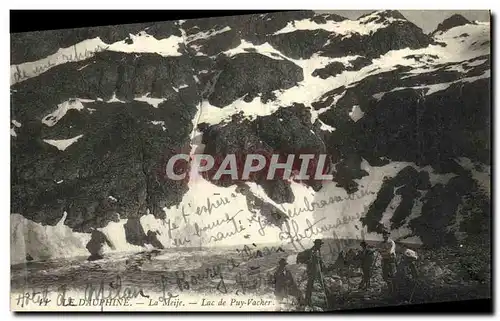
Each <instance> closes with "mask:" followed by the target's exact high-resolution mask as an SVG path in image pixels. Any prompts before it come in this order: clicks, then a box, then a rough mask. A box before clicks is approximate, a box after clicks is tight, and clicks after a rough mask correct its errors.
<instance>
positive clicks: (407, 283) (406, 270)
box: [396, 248, 418, 300]
mask: <svg viewBox="0 0 500 321" xmlns="http://www.w3.org/2000/svg"><path fill="white" fill-rule="evenodd" d="M417 260H418V255H417V253H416V252H415V251H413V250H411V249H408V248H407V249H405V250H404V251H403V255H402V258H401V262H399V265H398V273H397V278H396V279H397V280H398V291H399V293H398V296H400V297H402V298H404V300H411V297H412V296H413V292H414V291H415V287H416V286H417V281H418V270H417V265H416V262H417ZM408 296H409V297H408Z"/></svg>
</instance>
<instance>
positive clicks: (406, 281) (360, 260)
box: [274, 229, 418, 306]
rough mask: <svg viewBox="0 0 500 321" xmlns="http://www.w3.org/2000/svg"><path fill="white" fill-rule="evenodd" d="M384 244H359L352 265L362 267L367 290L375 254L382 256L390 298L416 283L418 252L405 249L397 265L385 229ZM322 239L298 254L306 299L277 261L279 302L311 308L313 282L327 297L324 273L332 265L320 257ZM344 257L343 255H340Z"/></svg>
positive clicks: (392, 244)
mask: <svg viewBox="0 0 500 321" xmlns="http://www.w3.org/2000/svg"><path fill="white" fill-rule="evenodd" d="M382 236H383V241H382V242H380V243H379V244H378V246H376V247H372V246H370V245H368V244H367V243H366V242H365V241H362V242H361V244H360V246H361V250H360V251H359V252H358V253H357V254H356V255H355V257H354V260H352V262H356V263H355V264H353V265H354V267H355V268H361V271H362V278H361V283H360V284H359V288H360V289H361V290H365V291H366V290H368V289H369V288H370V286H371V285H370V281H371V279H372V276H373V270H374V267H375V262H376V258H377V255H380V257H381V265H382V276H383V279H384V281H385V282H386V284H387V289H388V291H389V293H390V294H391V295H396V294H399V293H400V292H399V291H398V289H399V290H401V289H409V288H411V287H413V290H414V287H415V281H416V280H417V278H418V272H417V267H416V261H417V259H418V256H417V253H416V252H415V251H413V250H411V249H405V250H404V251H403V252H402V253H403V254H402V257H401V259H400V260H399V264H398V263H397V260H396V243H395V242H394V240H392V239H391V238H390V231H389V230H388V229H384V230H383V232H382ZM323 244H324V242H323V240H321V239H316V240H315V241H314V245H313V247H312V248H310V249H307V250H305V251H303V252H300V253H299V254H298V255H297V263H298V264H305V265H306V274H307V285H306V293H305V297H303V296H302V293H301V291H300V290H299V287H298V286H297V283H296V282H295V280H294V278H293V275H292V273H291V272H290V271H289V270H288V269H287V267H286V265H287V261H286V260H285V259H280V260H279V262H278V267H277V269H276V271H275V274H274V280H275V295H276V297H277V299H278V300H279V301H281V300H282V299H283V298H285V297H287V296H289V295H290V296H293V297H295V298H297V300H298V301H299V303H300V304H303V305H308V306H311V295H312V292H313V287H314V284H315V283H316V282H319V285H320V286H321V288H322V289H323V291H324V294H325V295H326V296H327V297H329V296H330V295H331V290H330V289H328V288H327V287H326V286H325V281H324V278H323V274H324V273H327V272H330V271H332V270H334V269H335V266H334V265H331V266H329V267H327V266H326V265H325V264H324V262H323V259H322V256H321V246H322V245H323ZM340 255H343V254H340Z"/></svg>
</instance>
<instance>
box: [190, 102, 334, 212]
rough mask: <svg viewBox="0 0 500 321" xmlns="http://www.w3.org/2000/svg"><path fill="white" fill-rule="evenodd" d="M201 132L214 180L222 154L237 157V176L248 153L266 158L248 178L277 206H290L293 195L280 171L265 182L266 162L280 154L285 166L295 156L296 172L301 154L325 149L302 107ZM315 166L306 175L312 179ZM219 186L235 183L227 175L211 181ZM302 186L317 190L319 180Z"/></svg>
mask: <svg viewBox="0 0 500 321" xmlns="http://www.w3.org/2000/svg"><path fill="white" fill-rule="evenodd" d="M199 128H200V130H202V131H203V133H204V135H203V144H206V146H205V150H204V153H207V154H210V155H212V156H213V157H214V158H215V160H216V163H215V166H214V168H212V169H211V170H209V171H208V172H207V173H208V174H207V176H208V178H209V179H210V177H213V175H215V173H216V172H217V170H218V169H219V167H220V165H221V161H222V159H223V158H224V157H225V155H228V154H232V153H235V154H237V155H238V158H237V159H238V160H239V161H238V165H239V167H238V170H239V171H238V173H239V174H238V175H239V176H238V177H240V176H241V174H242V172H243V165H244V161H245V159H246V155H247V154H260V155H263V156H264V157H266V159H267V165H266V167H264V169H263V170H261V171H259V172H257V173H256V175H253V176H252V175H251V176H250V180H251V181H254V182H257V183H258V184H260V185H262V187H263V188H264V191H265V192H266V194H267V195H268V196H269V197H270V198H271V199H272V200H273V201H275V202H277V203H285V202H286V203H292V202H293V201H294V200H295V196H294V194H293V193H292V191H291V189H290V186H289V185H290V184H289V183H288V182H286V181H283V180H282V179H281V177H283V174H284V173H283V171H280V170H277V171H276V175H275V177H274V179H272V180H267V175H268V170H269V161H270V158H271V155H272V154H279V155H280V156H282V158H281V159H280V160H279V162H281V163H284V162H286V159H287V157H288V155H295V162H294V166H293V168H294V169H296V170H299V169H300V167H301V164H302V162H301V160H300V159H299V158H298V157H299V155H300V154H314V155H319V154H324V153H325V152H326V146H325V143H324V141H323V138H322V137H323V136H322V134H321V131H320V130H319V129H318V127H317V125H316V124H314V125H313V124H311V114H310V112H309V111H308V110H307V109H305V108H304V106H303V105H300V104H296V105H294V106H290V107H286V108H280V109H279V110H278V111H276V112H275V113H273V114H272V115H269V116H263V117H257V118H256V119H255V120H254V121H248V120H243V121H239V120H237V118H235V119H233V121H231V122H230V123H227V124H225V125H221V124H219V125H213V126H209V127H206V126H200V127H199ZM315 169H316V167H314V166H313V167H311V168H310V170H309V171H308V174H309V175H310V176H311V177H313V176H314V173H315ZM213 183H214V184H217V185H220V186H230V185H232V184H235V183H238V180H233V179H231V177H230V176H229V175H223V176H222V177H221V179H220V180H217V181H213ZM303 183H305V184H307V185H309V186H314V187H315V188H318V187H319V186H318V184H319V182H318V181H314V180H313V179H311V180H308V181H304V182H303Z"/></svg>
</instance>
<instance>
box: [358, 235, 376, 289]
mask: <svg viewBox="0 0 500 321" xmlns="http://www.w3.org/2000/svg"><path fill="white" fill-rule="evenodd" d="M360 245H361V252H360V253H359V260H360V261H361V270H362V271H363V278H362V279H361V284H360V285H359V287H360V288H361V289H365V290H367V289H368V288H369V287H370V280H371V278H372V269H373V262H374V261H375V252H374V250H373V248H371V247H369V246H368V244H367V243H366V242H365V241H363V242H361V244H360Z"/></svg>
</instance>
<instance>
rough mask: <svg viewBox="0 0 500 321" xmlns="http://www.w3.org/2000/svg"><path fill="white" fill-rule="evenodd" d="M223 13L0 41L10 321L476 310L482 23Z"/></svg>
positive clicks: (486, 271) (485, 100) (483, 275)
mask: <svg viewBox="0 0 500 321" xmlns="http://www.w3.org/2000/svg"><path fill="white" fill-rule="evenodd" d="M228 14H229V12H228ZM231 14H234V15H232V16H218V17H203V18H196V19H190V18H186V19H184V20H168V21H158V22H147V23H139V24H125V25H113V26H99V27H86V28H78V29H63V30H45V31H32V32H27V33H12V34H11V64H10V68H11V84H10V92H11V130H10V135H11V215H10V226H11V237H10V239H11V255H10V259H11V299H10V300H11V302H10V305H11V310H12V311H176V312H179V311H254V312H258V311H325V312H326V311H342V310H349V309H367V308H374V307H388V306H396V305H412V304H423V303H429V302H447V301H462V300H474V299H490V298H491V233H490V230H491V162H490V161H491V140H490V134H491V132H490V131H491V101H490V90H491V88H490V82H491V56H490V51H491V39H490V37H491V34H490V12H489V11H464V10H462V11H452V10H447V11H435V10H433V11H425V10H418V11H411V10H400V11H397V10H376V11H355V10H351V11H335V10H331V11H313V10H304V11H283V12H272V13H258V14H238V12H231Z"/></svg>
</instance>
